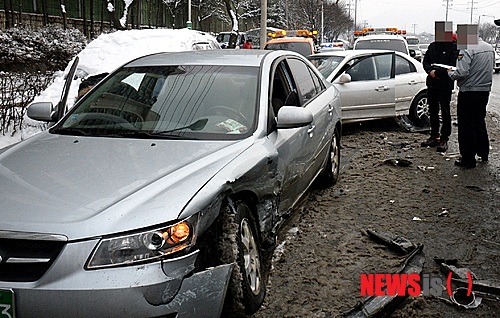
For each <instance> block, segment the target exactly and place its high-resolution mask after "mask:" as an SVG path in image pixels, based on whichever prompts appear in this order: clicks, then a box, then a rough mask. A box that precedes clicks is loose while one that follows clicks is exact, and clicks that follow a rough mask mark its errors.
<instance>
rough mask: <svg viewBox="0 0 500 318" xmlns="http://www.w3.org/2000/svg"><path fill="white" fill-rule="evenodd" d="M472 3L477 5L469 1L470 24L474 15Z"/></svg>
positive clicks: (472, 0)
mask: <svg viewBox="0 0 500 318" xmlns="http://www.w3.org/2000/svg"><path fill="white" fill-rule="evenodd" d="M474 3H477V2H476V1H474V0H471V2H470V24H472V16H473V13H474Z"/></svg>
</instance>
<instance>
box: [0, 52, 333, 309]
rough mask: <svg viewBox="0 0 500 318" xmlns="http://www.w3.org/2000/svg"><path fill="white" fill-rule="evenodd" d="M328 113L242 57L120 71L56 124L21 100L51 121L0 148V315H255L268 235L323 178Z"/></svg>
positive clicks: (288, 63)
mask: <svg viewBox="0 0 500 318" xmlns="http://www.w3.org/2000/svg"><path fill="white" fill-rule="evenodd" d="M340 114H341V111H340V97H339V95H338V91H337V89H335V88H334V87H333V86H332V85H331V84H330V83H329V82H327V81H326V80H325V78H324V77H323V76H322V75H321V74H320V73H319V72H318V70H316V69H315V68H314V66H313V65H312V64H311V63H310V62H309V61H308V60H307V59H306V58H304V57H302V56H301V55H300V54H297V53H294V52H285V51H258V50H212V51H203V52H200V51H190V52H177V53H157V54H153V55H148V56H144V57H141V58H138V59H135V60H133V61H131V62H129V63H127V64H125V65H124V66H122V67H120V68H118V69H117V70H116V71H114V72H112V73H111V74H110V75H109V76H108V77H106V78H105V79H103V80H102V81H101V82H99V83H98V84H97V85H96V86H95V87H94V88H93V89H92V90H91V91H90V92H89V93H87V94H86V95H85V96H84V97H83V98H82V99H80V100H79V101H78V102H77V103H76V104H75V106H74V107H73V108H71V109H70V110H69V112H68V113H67V114H65V115H64V116H63V117H62V118H61V119H59V118H57V117H54V105H53V104H52V103H50V102H37V103H33V104H32V105H30V107H29V109H28V115H29V116H30V117H31V118H33V119H35V120H43V121H56V124H55V125H54V126H52V127H51V128H50V129H49V130H48V131H44V132H41V133H40V134H38V135H35V136H33V137H31V138H29V139H27V140H24V141H22V142H20V143H18V144H16V145H13V146H12V147H10V148H8V149H2V150H0V151H1V152H0V166H1V167H2V169H0V211H2V212H1V218H0V238H1V240H0V255H1V268H2V270H1V271H0V295H1V297H0V304H1V305H2V310H3V313H4V314H6V313H7V314H8V315H11V316H13V315H14V314H16V315H17V316H18V317H88V316H89V315H90V316H94V317H122V318H123V317H190V318H192V317H219V316H220V314H221V311H222V312H223V313H224V314H223V316H226V315H225V313H232V314H234V315H236V316H240V314H242V312H244V313H246V314H250V313H253V312H255V311H256V310H257V309H258V308H259V307H260V306H261V304H262V303H263V300H264V296H265V292H266V279H267V272H268V269H269V259H270V257H269V255H271V254H272V249H273V247H274V246H275V243H276V239H275V238H276V236H277V232H278V230H279V228H280V225H281V224H282V223H283V221H284V220H285V219H286V218H287V217H288V216H289V215H290V213H291V212H292V211H293V209H294V207H295V206H296V204H297V203H298V202H299V200H300V198H301V197H302V196H303V195H304V194H305V193H306V191H307V190H308V188H309V187H310V185H311V184H312V183H313V181H314V180H319V181H321V182H322V183H323V184H324V185H331V184H333V183H335V182H336V180H337V178H338V175H339V160H340V138H341V118H340ZM223 304H224V307H223ZM14 308H15V313H14ZM223 308H224V309H223Z"/></svg>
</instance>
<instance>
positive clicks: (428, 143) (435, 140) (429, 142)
mask: <svg viewBox="0 0 500 318" xmlns="http://www.w3.org/2000/svg"><path fill="white" fill-rule="evenodd" d="M438 143H439V139H438V138H437V137H432V136H431V137H429V139H427V140H426V141H422V143H421V144H420V146H422V147H436V146H437V145H438Z"/></svg>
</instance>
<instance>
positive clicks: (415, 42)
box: [406, 38, 420, 45]
mask: <svg viewBox="0 0 500 318" xmlns="http://www.w3.org/2000/svg"><path fill="white" fill-rule="evenodd" d="M406 42H408V45H418V44H419V43H420V41H419V40H418V39H410V38H406Z"/></svg>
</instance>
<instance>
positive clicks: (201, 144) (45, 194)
mask: <svg viewBox="0 0 500 318" xmlns="http://www.w3.org/2000/svg"><path fill="white" fill-rule="evenodd" d="M251 143H252V141H251V140H250V139H247V140H243V141H180V140H151V139H149V140H148V139H146V140H145V139H112V140H111V139H110V138H101V137H99V138H97V137H74V136H60V135H52V134H49V133H47V132H44V133H42V134H40V135H37V136H35V137H32V138H30V139H28V140H26V141H24V142H21V143H19V144H17V145H15V146H14V147H12V148H10V149H8V150H6V151H5V152H3V153H1V154H0V210H1V211H2V218H1V221H0V230H8V231H19V232H33V233H50V234H60V235H65V236H67V237H68V238H69V239H80V238H86V237H93V236H100V235H104V234H110V233H115V232H121V231H128V230H134V229H137V228H142V227H147V226H152V225H156V224H161V223H165V222H167V221H170V220H174V219H176V218H177V216H178V215H179V213H180V212H181V211H182V209H183V208H184V206H185V205H186V203H187V202H188V201H189V200H190V199H191V198H192V197H193V196H194V195H195V194H196V193H197V192H198V191H199V189H200V188H202V187H203V185H204V184H205V183H206V182H207V181H208V180H209V179H210V178H212V177H213V176H214V174H216V173H217V172H218V171H219V170H220V169H222V168H223V167H224V166H225V165H226V164H227V163H228V162H229V161H231V159H232V158H235V157H236V156H237V155H238V154H240V153H241V152H243V151H244V150H245V149H246V148H248V147H249V146H250V145H251Z"/></svg>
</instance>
